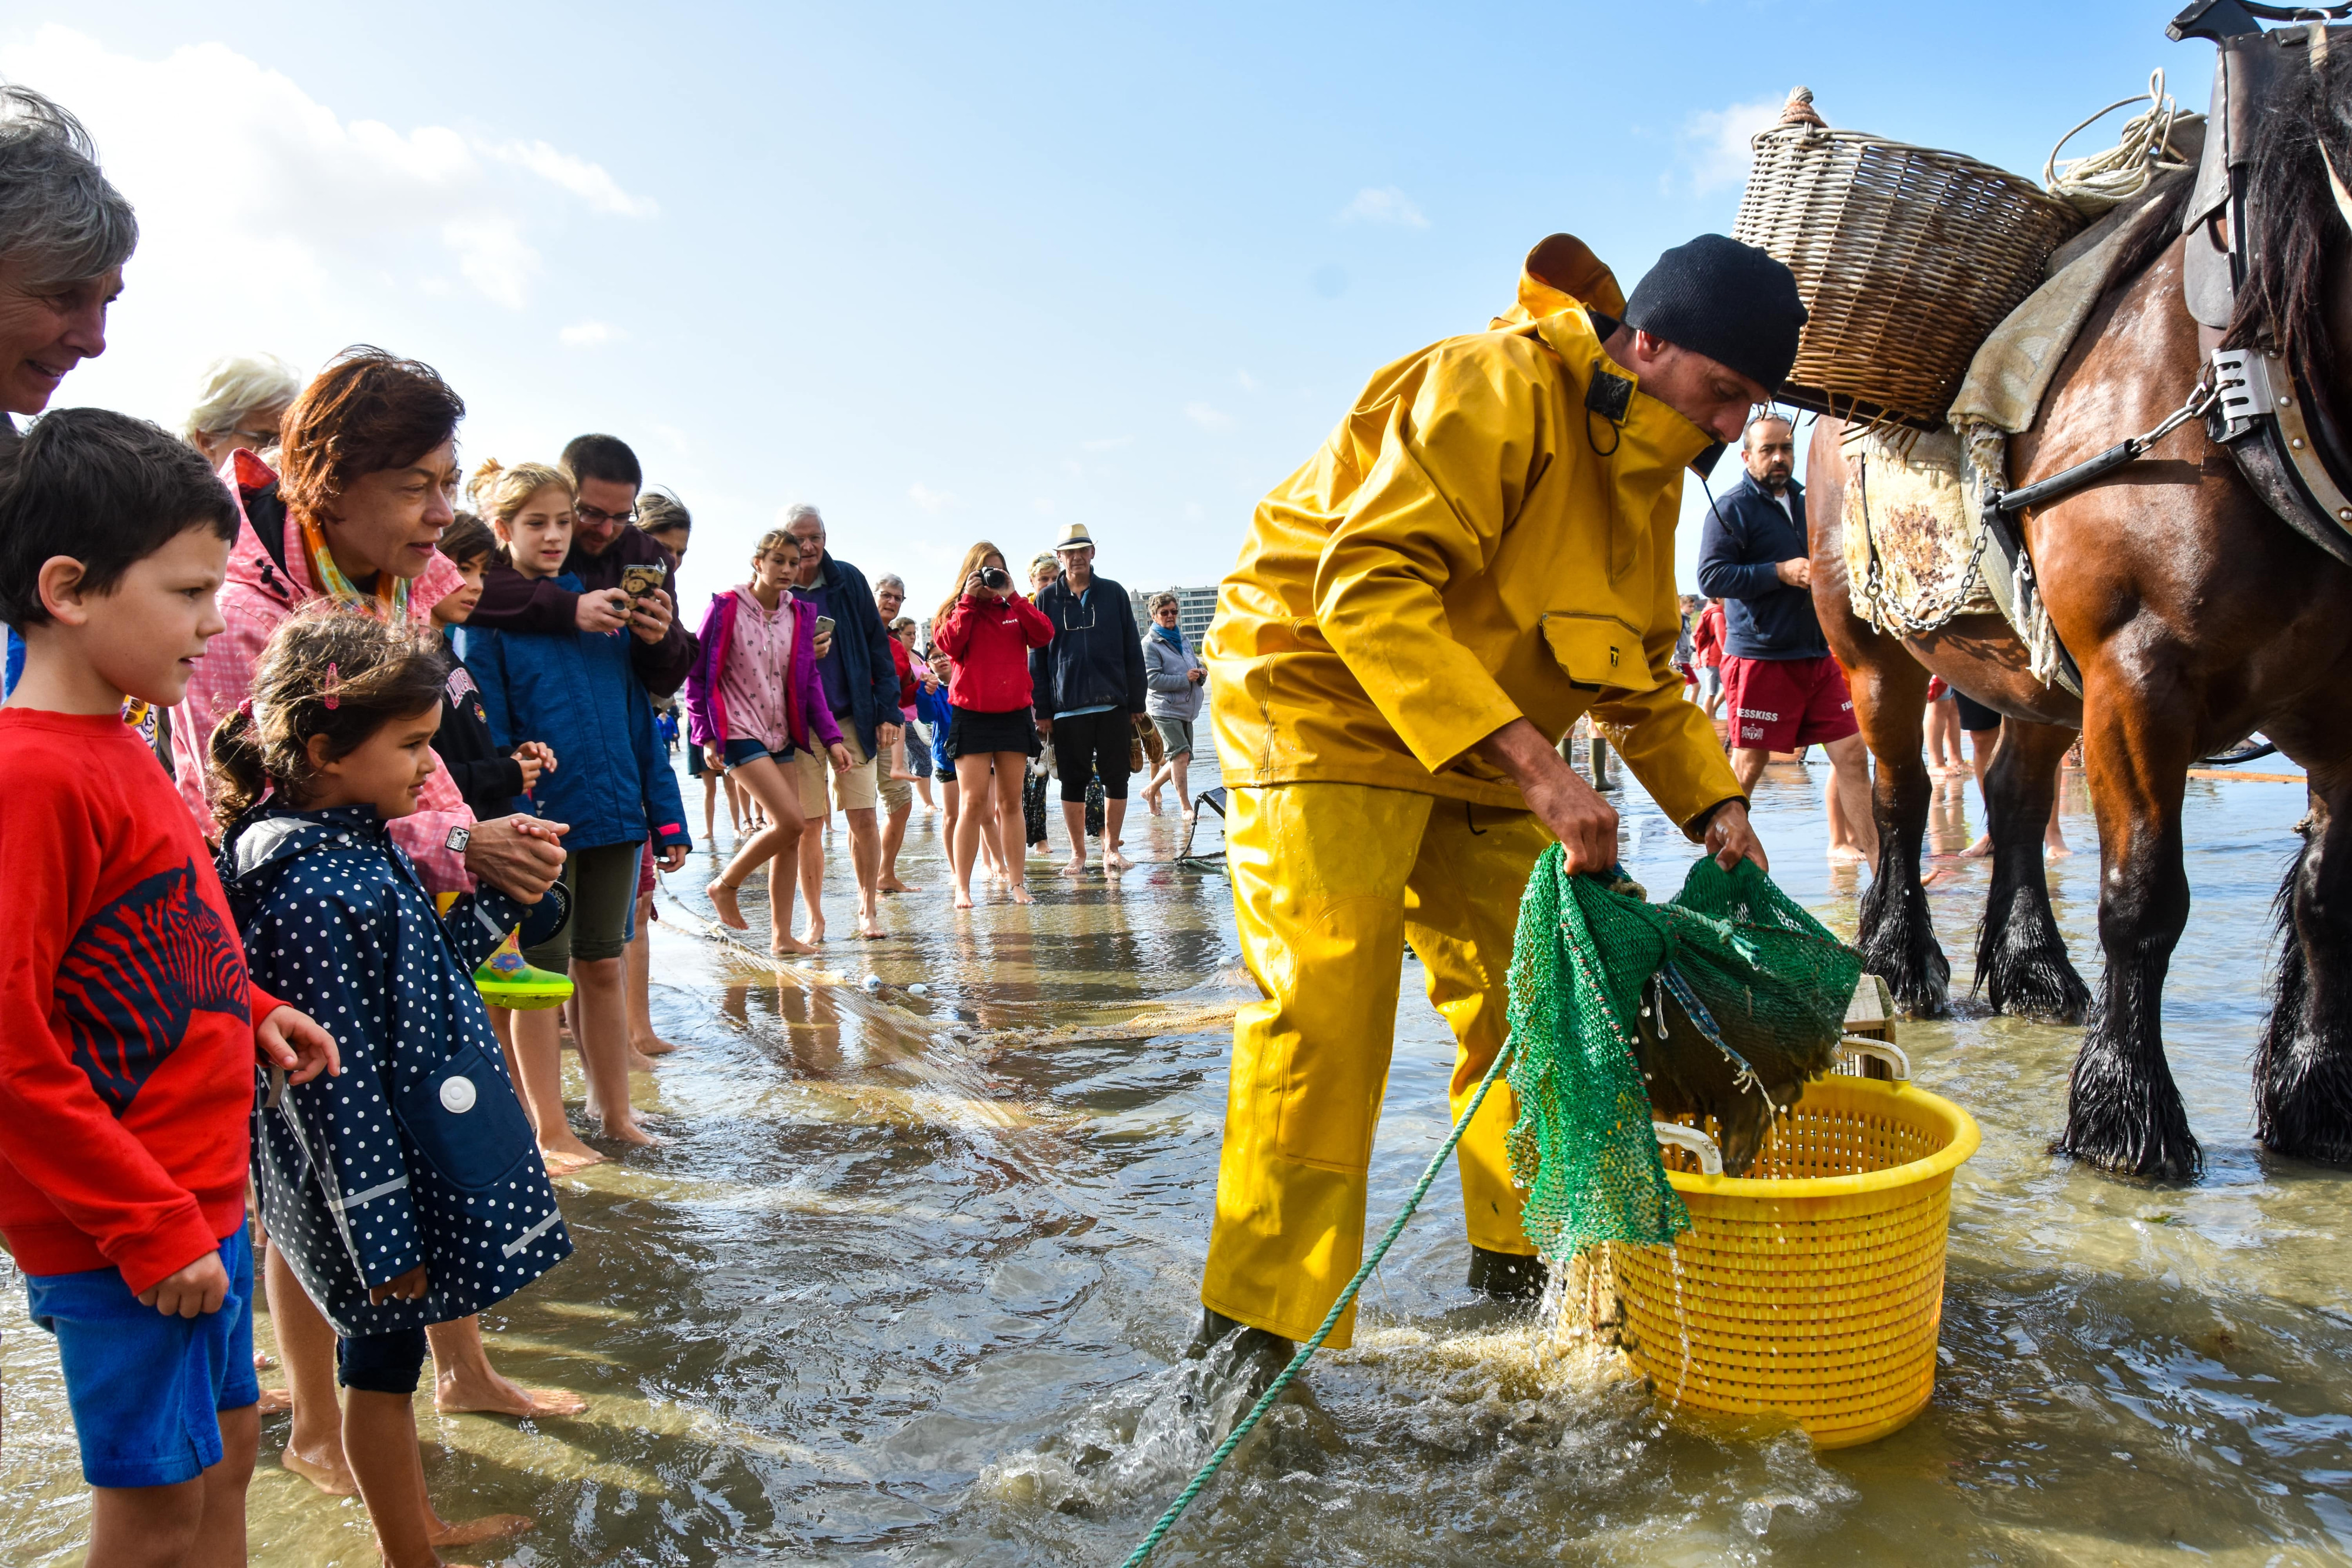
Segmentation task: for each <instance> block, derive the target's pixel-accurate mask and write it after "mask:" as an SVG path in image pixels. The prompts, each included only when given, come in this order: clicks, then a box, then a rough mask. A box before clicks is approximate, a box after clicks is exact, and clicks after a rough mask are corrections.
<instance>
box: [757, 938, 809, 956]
mask: <svg viewBox="0 0 2352 1568" xmlns="http://www.w3.org/2000/svg"><path fill="white" fill-rule="evenodd" d="M768 951H769V952H771V953H800V954H803V955H805V954H809V953H814V952H815V951H816V949H815V948H814V947H812V946H809V945H808V944H807V943H805V942H803V941H802V940H801V939H800V938H799V937H797V936H776V937H772V938H770V940H769V942H768Z"/></svg>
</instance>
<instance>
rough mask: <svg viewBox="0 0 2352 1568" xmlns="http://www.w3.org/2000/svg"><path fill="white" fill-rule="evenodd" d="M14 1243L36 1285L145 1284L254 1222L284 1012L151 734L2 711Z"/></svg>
mask: <svg viewBox="0 0 2352 1568" xmlns="http://www.w3.org/2000/svg"><path fill="white" fill-rule="evenodd" d="M0 758H5V759H6V768H5V774H0V1237H5V1239H6V1241H7V1245H8V1250H9V1251H10V1252H11V1253H13V1254H14V1255H15V1257H16V1265H17V1267H18V1268H20V1269H22V1270H25V1272H26V1273H27V1274H69V1273H79V1272H81V1271H83V1270H91V1269H105V1268H114V1269H119V1270H121V1271H122V1280H123V1283H124V1284H126V1285H128V1286H129V1287H130V1288H131V1291H133V1292H136V1291H143V1290H145V1289H146V1288H147V1287H148V1286H150V1285H152V1284H154V1283H156V1282H157V1281H160V1280H162V1279H163V1278H164V1277H165V1276H167V1275H170V1274H173V1273H175V1272H177V1271H178V1270H181V1269H184V1268H186V1267H187V1266H188V1265H189V1264H190V1263H193V1262H194V1261H195V1260H197V1259H199V1258H201V1257H204V1256H205V1254H206V1253H209V1252H210V1251H212V1250H213V1249H214V1248H215V1247H216V1246H218V1245H219V1243H220V1239H221V1238H223V1237H225V1236H227V1235H228V1234H229V1233H230V1232H232V1231H234V1230H235V1229H236V1228H237V1227H238V1226H239V1225H241V1224H243V1223H244V1220H245V1177H246V1169H247V1163H248V1159H249V1155H250V1148H251V1144H250V1138H249V1134H248V1131H247V1123H248V1119H249V1118H250V1116H251V1114H252V1110H253V1094H254V1041H253V1031H254V1027H255V1025H256V1024H257V1023H258V1022H259V1020H261V1019H264V1018H267V1017H268V1015H269V1013H270V1011H271V1009H274V1008H276V1007H277V1006H278V1002H277V1000H276V998H272V997H270V996H269V995H268V994H267V993H265V992H263V991H261V990H259V989H257V988H255V986H254V984H253V982H252V981H251V980H250V979H249V978H247V975H246V971H245V952H244V949H243V947H241V946H239V944H238V941H237V936H236V922H235V921H234V920H232V919H231V918H230V915H229V911H228V903H227V900H226V897H225V896H224V895H223V894H222V892H221V885H220V878H219V876H218V874H217V873H215V871H214V870H213V862H212V852H211V851H210V850H209V849H208V848H206V846H205V841H204V837H203V835H202V834H201V833H199V832H198V831H196V824H195V823H194V821H192V820H191V819H190V817H189V816H188V812H187V809H186V808H185V807H184V806H182V805H181V804H180V800H179V797H178V795H177V794H175V793H174V792H173V788H172V781H171V779H168V778H167V777H165V775H164V773H163V765H162V764H161V763H159V762H157V761H156V759H155V754H154V753H153V752H152V751H150V750H149V749H148V748H147V747H146V745H145V744H144V743H143V742H142V740H141V739H140V737H139V736H138V733H137V732H136V731H134V730H132V729H131V727H129V726H127V725H125V724H123V723H122V722H121V720H120V719H118V718H116V717H115V716H112V715H101V716H83V715H78V714H58V713H42V712H38V711H35V710H31V709H25V708H5V709H0ZM331 1027H332V1026H331V1025H330V1028H331Z"/></svg>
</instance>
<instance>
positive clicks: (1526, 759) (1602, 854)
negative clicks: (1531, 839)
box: [1477, 718, 1617, 874]
mask: <svg viewBox="0 0 2352 1568" xmlns="http://www.w3.org/2000/svg"><path fill="white" fill-rule="evenodd" d="M1477 750H1478V754H1479V755H1480V756H1482V757H1484V758H1486V760H1488V761H1489V762H1492V763H1493V764H1494V765H1495V766H1496V767H1497V768H1501V769H1502V770H1503V771H1504V772H1506V773H1507V774H1509V775H1510V776H1511V779H1512V781H1513V782H1514V783H1516V784H1517V785H1518V787H1519V793H1520V794H1522V795H1524V796H1526V797H1527V801H1528V810H1530V811H1533V812H1534V813H1535V814H1536V820H1537V821H1539V822H1541V823H1542V824H1543V825H1544V826H1545V828H1547V829H1548V830H1549V831H1550V833H1551V836H1552V837H1554V838H1556V839H1558V840H1559V850H1560V855H1561V860H1562V864H1563V866H1564V867H1565V869H1566V870H1567V871H1568V872H1569V873H1570V874H1574V873H1578V872H1593V873H1600V872H1605V871H1607V870H1609V869H1610V868H1611V867H1612V866H1614V865H1615V864H1616V863H1617V808H1616V807H1614V806H1612V805H1611V804H1610V803H1609V802H1608V801H1606V800H1602V799H1601V794H1600V792H1599V791H1598V790H1596V789H1593V788H1592V786H1591V785H1590V784H1587V783H1586V782H1585V781H1584V780H1583V779H1582V778H1581V777H1580V776H1579V775H1578V773H1577V771H1576V769H1575V768H1570V766H1569V765H1568V761H1567V759H1566V758H1563V757H1561V756H1560V754H1559V751H1558V750H1557V749H1556V748H1554V747H1553V746H1552V744H1551V742H1550V741H1549V740H1546V739H1545V738H1544V736H1543V732H1542V731H1541V730H1539V729H1538V728H1537V727H1535V726H1534V725H1532V724H1529V723H1528V721H1527V720H1526V719H1523V718H1517V719H1513V720H1512V721H1511V722H1510V723H1508V724H1507V725H1505V726H1504V727H1502V728H1500V729H1498V730H1496V732H1495V733H1494V734H1492V735H1490V736H1488V737H1486V739H1484V740H1482V741H1480V742H1479V743H1478V747H1477Z"/></svg>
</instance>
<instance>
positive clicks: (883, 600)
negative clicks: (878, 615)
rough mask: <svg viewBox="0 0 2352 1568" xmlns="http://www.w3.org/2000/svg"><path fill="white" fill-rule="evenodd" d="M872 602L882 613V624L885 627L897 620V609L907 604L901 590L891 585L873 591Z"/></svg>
mask: <svg viewBox="0 0 2352 1568" xmlns="http://www.w3.org/2000/svg"><path fill="white" fill-rule="evenodd" d="M874 602H875V604H876V605H877V607H878V608H879V609H880V610H881V612H882V624H883V625H885V626H887V625H888V624H890V622H893V621H896V620H897V619H898V607H899V606H900V605H902V604H904V603H906V602H907V595H906V593H905V591H903V590H901V589H900V588H898V585H897V584H895V583H893V584H890V585H888V586H886V587H882V588H877V589H876V590H875V591H874Z"/></svg>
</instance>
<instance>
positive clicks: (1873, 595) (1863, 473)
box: [1854, 457, 1992, 637]
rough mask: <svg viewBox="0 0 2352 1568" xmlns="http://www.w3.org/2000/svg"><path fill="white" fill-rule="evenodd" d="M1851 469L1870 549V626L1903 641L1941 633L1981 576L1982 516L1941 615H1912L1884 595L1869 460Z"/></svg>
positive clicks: (1865, 594) (1865, 588)
mask: <svg viewBox="0 0 2352 1568" xmlns="http://www.w3.org/2000/svg"><path fill="white" fill-rule="evenodd" d="M1854 466H1855V480H1856V483H1855V489H1856V490H1857V491H1858V492H1859V494H1860V496H1861V499H1862V537H1863V542H1864V544H1866V545H1867V546H1868V547H1869V549H1870V567H1869V570H1867V571H1865V572H1864V574H1863V583H1862V600H1863V602H1864V604H1865V605H1867V606H1868V607H1869V613H1870V623H1871V624H1872V625H1873V626H1875V627H1876V628H1877V629H1878V630H1879V631H1881V632H1895V633H1896V634H1897V635H1898V636H1904V637H1924V636H1926V635H1927V633H1929V632H1939V631H1941V630H1943V628H1944V627H1945V625H1946V624H1948V622H1950V621H1951V620H1952V619H1953V618H1954V617H1955V616H1957V615H1958V614H1959V613H1960V609H1961V607H1962V606H1963V605H1965V604H1967V603H1968V601H1969V594H1970V593H1972V592H1974V591H1975V590H1976V586H1977V581H1978V580H1979V578H1980V577H1982V576H1983V573H1984V552H1985V545H1986V544H1987V542H1988V541H1990V538H1991V537H1992V535H1991V532H1990V530H1989V529H1988V528H1986V527H1985V521H1984V517H1983V516H1982V515H1981V514H1979V516H1978V517H1977V542H1976V547H1975V548H1974V549H1971V550H1969V566H1968V570H1966V571H1965V572H1963V573H1961V575H1960V583H1959V586H1958V588H1957V589H1955V590H1954V591H1953V592H1952V596H1951V600H1950V601H1949V602H1948V603H1947V604H1946V605H1945V606H1944V607H1943V609H1942V610H1941V611H1937V612H1930V613H1928V614H1926V615H1915V614H1913V613H1912V612H1911V611H1910V610H1909V609H1908V608H1907V607H1906V606H1905V605H1904V604H1903V603H1902V601H1899V600H1895V599H1893V598H1892V597H1890V596H1889V595H1888V593H1887V591H1886V583H1885V572H1884V570H1882V569H1881V567H1880V566H1879V563H1878V539H1877V537H1876V536H1875V535H1874V534H1873V533H1872V532H1871V528H1870V459H1869V458H1868V457H1862V458H1858V459H1856V460H1855V465H1854Z"/></svg>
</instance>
